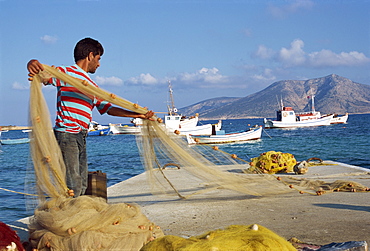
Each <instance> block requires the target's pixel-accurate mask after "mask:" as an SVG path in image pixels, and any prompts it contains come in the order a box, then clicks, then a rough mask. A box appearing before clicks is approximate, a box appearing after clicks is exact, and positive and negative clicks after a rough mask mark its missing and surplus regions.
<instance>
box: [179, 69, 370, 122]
mask: <svg viewBox="0 0 370 251" xmlns="http://www.w3.org/2000/svg"><path fill="white" fill-rule="evenodd" d="M312 95H314V96H315V110H316V111H320V112H321V113H322V114H326V113H338V114H344V113H346V112H348V113H370V86H369V85H364V84H359V83H356V82H353V81H351V80H349V79H347V78H344V77H341V76H338V75H335V74H331V75H329V76H326V77H322V78H315V79H309V80H282V81H278V82H275V83H273V84H271V85H270V86H268V87H267V88H265V89H263V90H262V91H259V92H257V93H254V94H251V95H249V96H246V97H241V98H235V97H234V98H227V97H221V98H214V99H208V100H205V101H201V102H199V103H196V104H194V105H190V106H187V107H184V108H182V109H180V111H181V112H182V114H183V115H189V116H190V115H194V114H195V113H199V114H200V118H201V119H237V118H239V119H240V118H253V117H256V118H260V117H267V118H271V117H272V118H274V117H275V114H276V110H278V109H279V108H280V105H279V104H280V100H282V101H283V103H284V106H290V107H293V109H294V110H295V111H296V112H304V111H310V110H311V99H309V98H308V97H311V96H312Z"/></svg>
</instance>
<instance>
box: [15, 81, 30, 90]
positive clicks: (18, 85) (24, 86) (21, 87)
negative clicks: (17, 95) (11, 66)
mask: <svg viewBox="0 0 370 251" xmlns="http://www.w3.org/2000/svg"><path fill="white" fill-rule="evenodd" d="M12 88H13V89H15V90H28V89H30V84H22V83H19V82H14V83H13V84H12Z"/></svg>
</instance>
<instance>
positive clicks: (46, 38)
mask: <svg viewBox="0 0 370 251" xmlns="http://www.w3.org/2000/svg"><path fill="white" fill-rule="evenodd" d="M40 39H41V41H42V42H44V43H45V44H55V43H56V42H57V41H58V38H57V37H56V36H50V35H44V36H42V37H40Z"/></svg>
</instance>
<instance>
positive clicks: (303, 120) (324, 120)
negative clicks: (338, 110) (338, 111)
mask: <svg viewBox="0 0 370 251" xmlns="http://www.w3.org/2000/svg"><path fill="white" fill-rule="evenodd" d="M333 117H334V115H326V116H321V113H320V112H318V111H315V106H314V96H312V111H310V112H303V113H295V112H294V110H293V108H292V107H286V106H284V105H283V103H282V102H281V109H280V110H279V111H277V112H276V120H270V119H266V118H265V119H264V125H265V128H292V127H309V126H324V125H330V123H331V120H332V118H333Z"/></svg>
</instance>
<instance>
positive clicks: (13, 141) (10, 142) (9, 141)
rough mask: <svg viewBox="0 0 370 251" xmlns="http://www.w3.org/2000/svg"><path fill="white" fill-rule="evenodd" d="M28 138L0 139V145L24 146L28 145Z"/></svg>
mask: <svg viewBox="0 0 370 251" xmlns="http://www.w3.org/2000/svg"><path fill="white" fill-rule="evenodd" d="M30 141H31V140H30V138H19V139H1V140H0V143H1V144H2V145H16V144H25V143H29V142H30Z"/></svg>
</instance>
